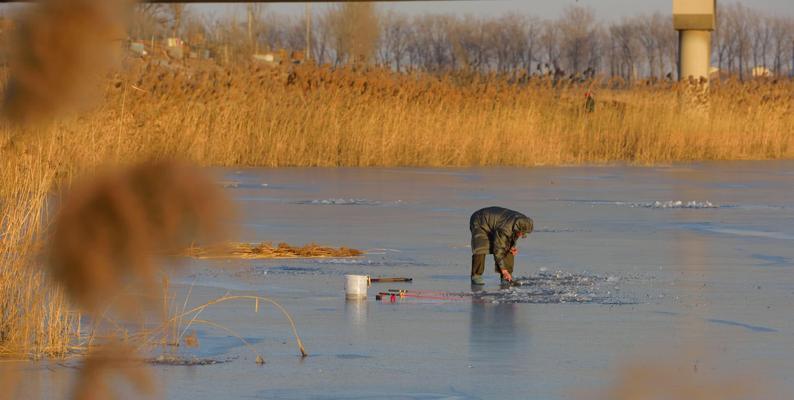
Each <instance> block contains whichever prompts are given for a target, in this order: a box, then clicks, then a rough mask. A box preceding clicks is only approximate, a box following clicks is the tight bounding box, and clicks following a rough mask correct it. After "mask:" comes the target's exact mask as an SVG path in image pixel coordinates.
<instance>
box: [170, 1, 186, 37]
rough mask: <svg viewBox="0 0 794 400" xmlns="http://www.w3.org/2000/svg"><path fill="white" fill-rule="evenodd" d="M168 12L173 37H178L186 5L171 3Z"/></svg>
mask: <svg viewBox="0 0 794 400" xmlns="http://www.w3.org/2000/svg"><path fill="white" fill-rule="evenodd" d="M167 10H168V14H169V16H170V17H171V36H172V37H178V36H179V33H180V29H181V28H182V19H183V18H184V15H185V5H184V4H174V3H171V4H168V5H167Z"/></svg>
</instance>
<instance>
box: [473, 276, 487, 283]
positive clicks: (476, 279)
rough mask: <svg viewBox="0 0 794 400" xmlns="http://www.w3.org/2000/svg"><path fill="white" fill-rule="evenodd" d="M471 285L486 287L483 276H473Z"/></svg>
mask: <svg viewBox="0 0 794 400" xmlns="http://www.w3.org/2000/svg"><path fill="white" fill-rule="evenodd" d="M471 284H472V285H485V279H482V275H472V276H471Z"/></svg>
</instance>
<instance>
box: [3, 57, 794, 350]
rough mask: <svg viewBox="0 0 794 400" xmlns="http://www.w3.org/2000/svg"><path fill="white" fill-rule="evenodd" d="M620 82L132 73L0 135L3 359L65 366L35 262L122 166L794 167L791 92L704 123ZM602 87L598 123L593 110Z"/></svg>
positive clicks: (136, 68)
mask: <svg viewBox="0 0 794 400" xmlns="http://www.w3.org/2000/svg"><path fill="white" fill-rule="evenodd" d="M612 84H614V82H602V83H600V84H599V85H591V86H589V87H584V86H582V85H572V84H568V83H562V84H559V85H557V86H556V87H555V86H554V85H552V84H551V82H549V81H544V80H537V79H535V80H528V81H526V82H525V83H522V84H520V85H515V84H511V83H510V82H508V80H507V79H506V78H504V77H498V76H467V75H447V76H442V77H437V76H429V75H423V74H403V75H400V74H393V73H391V72H389V71H385V70H380V69H370V70H360V71H355V70H352V69H338V70H331V69H328V68H320V67H313V66H298V67H296V68H294V69H291V70H287V69H279V68H269V67H250V68H249V67H245V68H243V67H240V68H236V69H232V70H223V69H218V68H216V67H212V66H202V67H191V68H189V69H186V68H184V67H179V68H176V69H167V68H164V67H157V66H151V65H143V64H136V62H133V61H130V62H129V63H128V68H127V71H126V72H124V73H123V74H120V75H118V76H116V77H114V78H113V79H111V80H108V81H107V82H106V85H105V90H104V93H105V94H104V97H105V101H104V102H102V105H101V106H100V107H99V108H97V109H96V110H94V111H92V112H91V113H88V114H84V115H82V116H80V117H75V118H71V119H67V120H61V121H58V122H56V123H52V124H49V125H43V126H41V125H40V126H35V127H27V128H25V127H19V126H10V125H3V126H0V215H2V222H0V257H2V260H0V261H1V262H2V266H3V267H2V268H1V269H0V312H1V313H2V319H0V354H6V355H9V354H17V355H24V356H26V357H29V356H31V355H41V354H49V355H55V356H57V355H59V354H64V352H65V351H66V349H67V345H68V343H69V342H70V340H72V339H71V338H73V337H74V334H75V332H74V325H75V324H74V320H75V318H76V316H77V315H76V314H75V313H73V312H70V311H68V308H67V307H66V305H65V301H64V300H63V298H62V295H61V294H60V293H59V292H58V291H55V290H52V289H50V288H49V287H48V284H47V282H46V281H45V279H44V277H43V274H42V272H41V271H39V270H36V269H31V268H28V266H29V265H31V264H35V263H36V262H37V260H36V259H35V257H36V254H38V253H37V249H39V248H40V247H41V246H39V243H40V242H41V240H42V238H43V237H42V233H43V232H46V231H47V225H48V221H49V220H50V218H49V215H48V214H49V213H50V210H52V209H53V204H54V202H53V200H56V199H59V198H60V197H61V194H60V191H61V188H65V187H68V186H70V185H71V182H72V180H73V179H74V177H75V176H77V175H79V174H82V173H84V172H85V171H90V170H92V169H95V168H98V167H99V166H101V165H104V164H105V163H108V162H111V163H114V162H115V163H120V164H131V163H135V162H139V161H143V160H152V159H153V160H160V159H169V158H173V157H179V158H182V159H185V158H186V159H188V160H191V161H195V162H198V163H199V164H203V165H217V166H243V165H249V166H439V167H446V166H487V165H518V166H532V165H549V164H576V163H608V162H630V163H641V164H650V163H667V162H672V161H688V160H723V159H779V158H791V157H792V156H794V132H793V131H794V129H792V127H794V112H793V111H794V110H793V108H794V101H792V100H794V83H793V82H791V81H781V82H773V81H753V82H749V83H740V82H733V81H731V82H727V83H723V84H713V86H712V90H711V96H710V104H707V105H705V106H702V107H700V108H699V111H695V112H681V105H682V101H681V100H680V99H681V98H682V97H683V96H682V92H683V89H682V87H679V86H676V85H665V84H662V85H641V86H637V87H634V88H633V89H630V90H625V89H610V87H611V85H612ZM588 88H591V89H592V90H593V92H594V93H595V96H596V99H597V105H596V111H595V112H594V113H587V112H585V110H584V92H585V91H586V90H587V89H588ZM125 201H126V200H125ZM86 250H88V249H86ZM248 251H249V250H243V251H242V252H241V254H242V253H245V252H248ZM301 251H302V250H298V251H297V252H296V254H299V253H300V252H301ZM254 252H255V250H253V248H252V249H251V250H250V254H253V253H254ZM274 255H278V250H274ZM351 255H352V254H351Z"/></svg>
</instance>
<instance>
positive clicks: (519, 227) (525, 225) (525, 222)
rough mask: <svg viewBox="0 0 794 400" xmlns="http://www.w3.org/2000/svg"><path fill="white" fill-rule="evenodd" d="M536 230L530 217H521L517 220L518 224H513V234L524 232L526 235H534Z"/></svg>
mask: <svg viewBox="0 0 794 400" xmlns="http://www.w3.org/2000/svg"><path fill="white" fill-rule="evenodd" d="M533 228H534V224H533V223H532V219H531V218H529V217H520V218H518V219H516V222H515V223H514V224H513V232H524V233H526V234H530V233H532V230H533Z"/></svg>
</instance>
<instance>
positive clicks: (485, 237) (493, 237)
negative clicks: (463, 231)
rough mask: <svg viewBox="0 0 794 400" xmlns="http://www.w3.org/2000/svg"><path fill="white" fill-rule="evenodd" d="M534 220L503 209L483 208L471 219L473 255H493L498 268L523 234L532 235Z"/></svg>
mask: <svg viewBox="0 0 794 400" xmlns="http://www.w3.org/2000/svg"><path fill="white" fill-rule="evenodd" d="M532 229H533V222H532V219H531V218H529V217H527V216H526V215H524V214H521V213H520V212H517V211H513V210H508V209H506V208H502V207H488V208H483V209H482V210H479V211H477V212H475V213H474V214H472V216H471V219H469V230H471V251H472V253H473V254H493V255H494V260H496V267H497V268H499V269H501V268H502V261H503V260H504V258H505V256H506V255H507V254H508V253H509V252H510V249H512V248H513V247H515V245H516V240H518V238H519V235H520V234H521V233H526V234H529V233H532Z"/></svg>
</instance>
